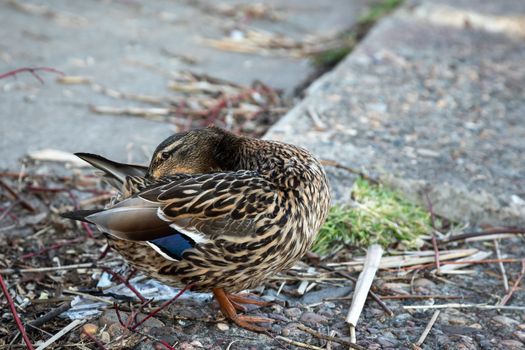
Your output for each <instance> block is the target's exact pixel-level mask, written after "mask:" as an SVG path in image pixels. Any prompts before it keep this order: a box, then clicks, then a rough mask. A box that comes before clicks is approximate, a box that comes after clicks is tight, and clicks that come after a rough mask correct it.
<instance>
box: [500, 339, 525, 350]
mask: <svg viewBox="0 0 525 350" xmlns="http://www.w3.org/2000/svg"><path fill="white" fill-rule="evenodd" d="M499 343H500V344H501V345H503V348H504V349H508V350H517V349H525V345H523V343H522V342H520V341H519V340H513V339H506V340H502V341H500V342H499Z"/></svg>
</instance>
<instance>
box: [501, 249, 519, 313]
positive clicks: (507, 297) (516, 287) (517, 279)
mask: <svg viewBox="0 0 525 350" xmlns="http://www.w3.org/2000/svg"><path fill="white" fill-rule="evenodd" d="M523 276H525V259H523V260H521V271H520V274H519V276H518V278H516V281H515V282H514V284H513V285H512V288H511V289H510V290H509V292H508V293H507V295H505V297H504V298H503V299H502V300H501V301H500V302H499V303H498V305H500V306H504V305H505V304H507V303H508V302H509V300H510V298H512V294H514V292H515V291H516V289H518V287H519V285H520V283H521V280H522V279H523Z"/></svg>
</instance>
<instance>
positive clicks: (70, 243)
mask: <svg viewBox="0 0 525 350" xmlns="http://www.w3.org/2000/svg"><path fill="white" fill-rule="evenodd" d="M83 240H84V237H79V238H77V239H73V240H70V241H65V242H60V243H55V244H53V245H51V246H49V247H45V248H42V249H40V250H39V251H37V252H33V253H27V254H24V255H22V256H21V257H20V259H28V258H32V257H34V256H39V255H42V254H44V253H46V252H48V251H50V250H56V249H58V248H61V247H64V246H68V245H73V244H77V243H80V242H82V241H83Z"/></svg>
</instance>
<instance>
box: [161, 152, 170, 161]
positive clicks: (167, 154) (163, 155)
mask: <svg viewBox="0 0 525 350" xmlns="http://www.w3.org/2000/svg"><path fill="white" fill-rule="evenodd" d="M160 157H161V158H162V160H166V159H168V158H169V157H170V153H169V152H162V153H161V154H160Z"/></svg>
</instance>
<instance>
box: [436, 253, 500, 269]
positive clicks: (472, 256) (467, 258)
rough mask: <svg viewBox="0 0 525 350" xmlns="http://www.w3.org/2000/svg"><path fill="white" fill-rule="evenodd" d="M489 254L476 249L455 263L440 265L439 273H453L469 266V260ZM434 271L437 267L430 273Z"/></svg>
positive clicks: (478, 258)
mask: <svg viewBox="0 0 525 350" xmlns="http://www.w3.org/2000/svg"><path fill="white" fill-rule="evenodd" d="M491 255H492V253H491V252H484V251H478V252H476V253H474V254H472V255H470V256H468V257H465V258H462V259H459V260H457V261H455V263H456V264H450V265H445V266H441V268H440V273H441V274H446V273H451V272H452V273H453V271H456V270H458V269H461V268H463V267H466V266H469V265H470V264H469V261H476V260H483V259H485V258H487V257H489V256H491ZM462 262H465V263H464V264H462ZM436 272H437V269H436V270H432V273H436Z"/></svg>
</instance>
